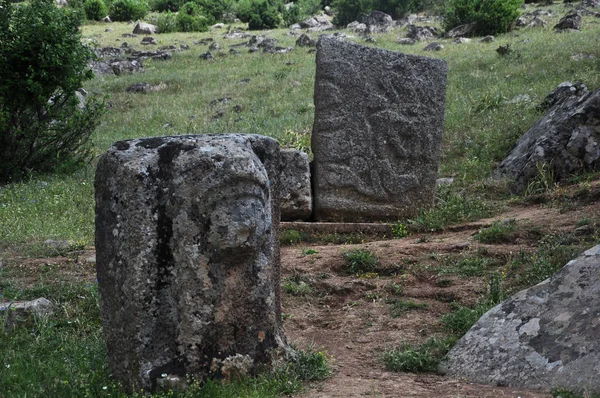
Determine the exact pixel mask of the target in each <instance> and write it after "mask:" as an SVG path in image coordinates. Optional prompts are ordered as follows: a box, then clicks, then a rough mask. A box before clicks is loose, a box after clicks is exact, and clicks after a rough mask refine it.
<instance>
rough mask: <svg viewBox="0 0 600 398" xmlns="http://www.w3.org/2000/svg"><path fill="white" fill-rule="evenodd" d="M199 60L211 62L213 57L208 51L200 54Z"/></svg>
mask: <svg viewBox="0 0 600 398" xmlns="http://www.w3.org/2000/svg"><path fill="white" fill-rule="evenodd" d="M200 58H201V59H205V60H212V59H214V57H213V55H212V53H211V52H210V51H209V52H205V53H203V54H200Z"/></svg>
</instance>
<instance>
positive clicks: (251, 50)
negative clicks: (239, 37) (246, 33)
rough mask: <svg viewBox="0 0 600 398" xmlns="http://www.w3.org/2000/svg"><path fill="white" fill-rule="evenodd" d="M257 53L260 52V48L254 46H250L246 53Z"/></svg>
mask: <svg viewBox="0 0 600 398" xmlns="http://www.w3.org/2000/svg"><path fill="white" fill-rule="evenodd" d="M257 51H260V48H258V47H256V46H251V47H249V48H248V52H249V53H255V52H257Z"/></svg>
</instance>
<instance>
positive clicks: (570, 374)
mask: <svg viewBox="0 0 600 398" xmlns="http://www.w3.org/2000/svg"><path fill="white" fill-rule="evenodd" d="M599 314H600V246H596V247H595V248H593V249H590V250H588V251H586V252H585V253H584V254H583V255H582V256H580V257H579V258H577V259H575V260H573V261H570V262H569V263H568V264H567V265H565V267H563V268H562V269H561V270H560V271H559V272H557V273H556V274H554V275H553V276H552V277H551V278H549V279H546V280H545V281H543V282H541V283H540V284H538V285H536V286H533V287H531V288H529V289H526V290H522V291H520V292H518V293H517V294H515V295H513V296H512V297H510V298H509V299H508V300H506V301H504V302H502V303H500V304H498V305H497V306H495V307H494V308H492V309H491V310H489V311H488V312H487V313H485V314H484V315H483V316H482V317H481V318H480V319H479V320H478V321H477V323H475V325H473V327H472V328H471V329H470V330H469V331H468V332H467V333H466V334H465V335H464V336H463V337H462V338H461V339H460V340H459V341H458V342H457V343H456V345H455V346H454V347H453V348H452V350H450V352H449V353H448V360H447V361H446V363H445V364H444V366H443V370H445V371H446V372H447V373H448V374H449V375H451V376H454V377H459V378H461V379H462V378H465V379H467V380H468V381H470V382H474V383H487V384H493V385H500V386H509V387H524V388H535V389H543V390H551V389H553V388H565V389H568V390H573V391H575V392H578V393H582V392H584V391H587V392H588V393H589V394H590V395H594V394H599V393H600V378H598V375H599V374H600V340H599V339H598V336H600V316H599Z"/></svg>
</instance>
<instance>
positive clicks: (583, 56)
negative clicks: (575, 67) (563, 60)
mask: <svg viewBox="0 0 600 398" xmlns="http://www.w3.org/2000/svg"><path fill="white" fill-rule="evenodd" d="M596 58H598V57H597V56H596V55H594V54H583V53H580V54H573V55H571V59H573V60H575V61H583V60H584V59H596Z"/></svg>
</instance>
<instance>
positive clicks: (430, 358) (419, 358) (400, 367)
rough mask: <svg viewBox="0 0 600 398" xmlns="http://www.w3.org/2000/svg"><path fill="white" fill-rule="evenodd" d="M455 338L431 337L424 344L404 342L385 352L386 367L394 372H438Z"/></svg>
mask: <svg viewBox="0 0 600 398" xmlns="http://www.w3.org/2000/svg"><path fill="white" fill-rule="evenodd" d="M454 342H455V339H454V338H446V339H438V338H434V337H432V338H430V339H428V340H427V341H426V342H425V343H423V344H418V345H413V344H409V343H403V344H402V345H400V347H398V348H394V349H391V350H387V351H385V352H384V354H383V361H384V362H385V367H386V369H388V370H391V371H392V372H413V373H437V372H438V366H439V364H440V362H441V361H442V360H443V359H444V357H445V355H446V354H447V353H448V350H450V347H452V344H454Z"/></svg>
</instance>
